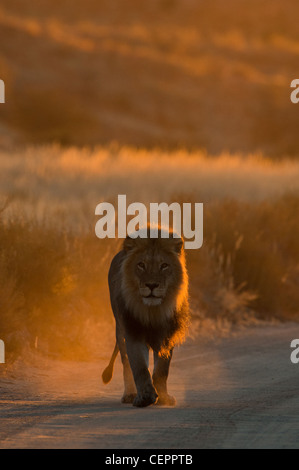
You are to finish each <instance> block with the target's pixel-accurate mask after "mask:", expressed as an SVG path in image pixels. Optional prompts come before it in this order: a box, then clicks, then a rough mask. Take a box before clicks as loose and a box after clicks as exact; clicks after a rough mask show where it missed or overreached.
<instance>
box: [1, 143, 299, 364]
mask: <svg viewBox="0 0 299 470" xmlns="http://www.w3.org/2000/svg"><path fill="white" fill-rule="evenodd" d="M0 170H1V183H0V196H1V199H2V201H3V204H4V202H5V201H9V204H8V207H7V208H6V209H5V210H4V211H3V212H2V213H1V214H0V278H1V279H0V280H1V282H0V304H1V317H0V322H1V324H0V331H1V339H3V340H4V341H5V344H6V348H7V357H13V355H14V354H17V353H18V352H20V350H21V349H22V348H23V347H24V346H26V347H27V346H28V345H29V346H30V347H36V348H37V349H38V350H40V351H44V352H47V353H48V354H53V355H55V356H56V357H71V358H74V357H76V358H81V359H82V358H84V359H88V358H90V357H95V356H97V355H98V354H101V352H102V351H103V350H104V349H105V346H106V344H107V343H108V342H109V341H111V342H112V341H113V340H112V335H113V316H112V312H111V309H110V305H109V296H108V285H107V272H108V268H109V263H110V260H111V259H112V257H113V255H114V254H115V253H116V252H117V250H118V249H119V246H120V243H121V241H120V240H108V239H105V240H99V239H97V238H96V236H95V232H94V228H95V223H96V221H97V217H96V216H95V214H94V210H95V207H96V205H97V204H98V203H99V202H100V201H104V200H106V201H110V202H112V203H114V204H116V195H117V194H126V195H127V198H128V202H131V201H134V200H135V201H139V202H143V203H145V204H148V203H149V202H161V201H165V202H171V201H174V200H176V201H178V202H204V244H203V247H202V248H201V249H200V250H188V252H187V264H188V269H189V275H190V296H191V305H192V312H193V316H194V318H197V319H200V320H202V321H203V322H204V321H205V320H206V319H209V320H211V321H215V322H218V321H219V322H221V321H224V322H227V323H230V324H234V323H237V324H241V323H244V322H249V323H250V322H251V321H254V320H255V319H261V320H273V319H277V320H282V321H283V320H289V319H291V320H294V321H296V320H298V313H299V312H298V305H299V289H298V282H299V281H298V279H299V277H298V276H299V269H298V266H299V237H298V235H299V219H298V211H299V191H298V190H299V188H298V186H299V178H298V176H299V175H298V173H299V163H297V162H295V161H292V162H290V161H281V162H276V163H274V162H271V161H269V160H266V159H262V158H261V157H259V156H250V157H247V158H245V159H244V157H243V156H239V157H237V156H230V155H228V154H223V155H220V156H218V157H217V156H214V157H211V156H210V157H208V156H206V155H204V154H201V153H200V152H193V153H192V152H191V153H190V152H186V151H184V150H180V151H176V152H173V153H166V152H163V151H159V150H158V149H156V150H152V151H149V150H142V149H139V150H138V149H133V148H129V147H116V146H110V147H101V148H100V147H99V148H98V149H95V150H88V149H81V150H79V149H78V148H60V147H59V146H57V145H52V146H42V147H31V148H27V149H26V150H19V151H17V150H16V151H14V152H13V153H10V152H9V153H8V152H4V151H3V152H2V153H1V155H0Z"/></svg>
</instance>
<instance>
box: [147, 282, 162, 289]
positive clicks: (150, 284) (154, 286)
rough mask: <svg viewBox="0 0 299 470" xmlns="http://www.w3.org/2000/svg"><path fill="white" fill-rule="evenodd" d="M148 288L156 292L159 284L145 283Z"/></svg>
mask: <svg viewBox="0 0 299 470" xmlns="http://www.w3.org/2000/svg"><path fill="white" fill-rule="evenodd" d="M145 285H146V287H148V288H149V289H150V290H151V291H152V290H154V289H155V288H156V287H159V284H157V283H156V282H147V283H145Z"/></svg>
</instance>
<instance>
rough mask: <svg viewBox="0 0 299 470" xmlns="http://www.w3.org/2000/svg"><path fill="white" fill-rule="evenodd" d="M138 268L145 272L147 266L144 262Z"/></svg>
mask: <svg viewBox="0 0 299 470" xmlns="http://www.w3.org/2000/svg"><path fill="white" fill-rule="evenodd" d="M137 266H138V268H139V269H141V270H142V271H144V270H145V264H144V263H143V262H142V261H140V263H138V264H137Z"/></svg>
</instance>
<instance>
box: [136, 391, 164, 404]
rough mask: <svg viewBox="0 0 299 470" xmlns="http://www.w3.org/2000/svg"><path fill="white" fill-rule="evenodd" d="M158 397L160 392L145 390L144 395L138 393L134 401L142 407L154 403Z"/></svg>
mask: <svg viewBox="0 0 299 470" xmlns="http://www.w3.org/2000/svg"><path fill="white" fill-rule="evenodd" d="M157 399H158V394H157V393H156V392H155V391H154V390H152V391H146V392H143V393H142V395H137V396H136V397H135V399H134V401H133V405H134V406H138V407H140V408H142V407H144V406H149V405H154V404H155V403H156V401H157Z"/></svg>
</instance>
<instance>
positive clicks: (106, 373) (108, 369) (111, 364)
mask: <svg viewBox="0 0 299 470" xmlns="http://www.w3.org/2000/svg"><path fill="white" fill-rule="evenodd" d="M118 351H119V347H118V344H117V342H116V343H115V347H114V350H113V353H112V356H111V359H110V362H109V364H108V366H107V367H106V369H105V370H104V372H103V373H102V379H103V382H104V384H107V383H109V382H110V380H111V379H112V374H113V368H114V362H115V359H116V356H117V354H118Z"/></svg>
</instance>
